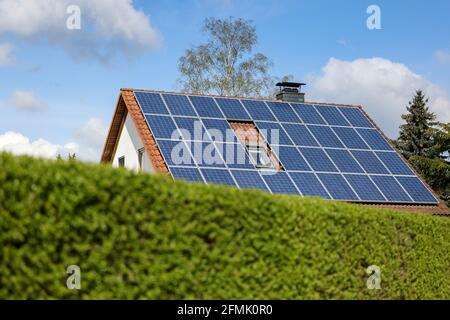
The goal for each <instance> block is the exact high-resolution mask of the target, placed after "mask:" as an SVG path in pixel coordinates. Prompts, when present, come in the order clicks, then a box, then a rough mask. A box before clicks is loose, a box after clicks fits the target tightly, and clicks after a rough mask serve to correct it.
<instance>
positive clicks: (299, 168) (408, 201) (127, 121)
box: [101, 83, 449, 214]
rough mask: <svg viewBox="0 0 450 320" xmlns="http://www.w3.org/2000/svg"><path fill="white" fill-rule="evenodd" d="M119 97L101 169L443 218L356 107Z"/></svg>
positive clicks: (124, 93)
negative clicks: (105, 165) (105, 166)
mask: <svg viewBox="0 0 450 320" xmlns="http://www.w3.org/2000/svg"><path fill="white" fill-rule="evenodd" d="M278 85H280V87H281V89H280V92H279V93H278V94H277V98H276V100H269V99H249V98H237V97H236V98H230V97H218V96H207V95H197V94H179V93H170V92H159V91H149V90H135V89H121V91H120V95H119V98H118V102H117V105H116V109H115V112H114V116H113V119H112V123H111V126H110V129H109V134H108V136H107V139H106V142H105V147H104V151H103V154H102V158H101V162H102V163H109V164H112V165H113V166H115V167H126V168H129V169H131V170H135V171H143V172H149V173H155V172H157V173H162V174H165V175H169V176H171V177H173V178H174V179H182V180H187V181H193V182H202V183H206V184H223V185H229V186H234V187H238V188H252V189H261V190H264V191H266V192H269V193H274V194H275V193H277V194H280V193H281V194H294V195H298V196H317V197H322V198H325V199H331V200H338V201H348V202H353V203H361V204H364V205H370V206H382V207H387V208H393V209H400V210H408V211H415V212H426V213H432V214H448V213H449V212H448V209H447V207H446V206H445V203H443V202H442V201H441V200H439V197H438V196H437V195H436V194H435V193H434V192H433V191H432V189H431V188H430V187H429V186H428V185H427V184H426V182H425V181H424V180H423V179H422V178H421V177H420V176H419V175H418V173H417V172H415V171H414V169H413V167H412V166H411V165H410V164H409V163H408V162H407V160H405V159H404V158H403V157H402V156H401V154H400V153H399V152H398V150H396V149H395V147H394V146H393V145H392V144H391V142H390V141H389V139H387V138H386V136H385V135H384V134H383V133H382V131H381V130H380V129H379V127H378V126H377V125H376V124H375V123H374V122H373V121H372V120H371V119H370V117H369V116H368V115H367V114H366V113H365V112H364V110H363V109H362V107H361V106H355V105H341V104H330V103H313V102H305V101H304V98H305V97H304V93H302V92H301V90H300V88H301V85H302V84H296V83H280V84H278Z"/></svg>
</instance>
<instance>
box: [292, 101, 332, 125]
mask: <svg viewBox="0 0 450 320" xmlns="http://www.w3.org/2000/svg"><path fill="white" fill-rule="evenodd" d="M291 106H292V108H293V109H294V110H295V112H296V113H297V114H298V116H299V117H300V118H301V120H303V122H304V123H306V124H326V123H325V121H324V120H323V118H322V117H321V116H320V114H319V113H318V112H317V110H316V108H314V107H313V106H312V105H309V104H299V103H291Z"/></svg>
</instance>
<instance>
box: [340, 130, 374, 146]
mask: <svg viewBox="0 0 450 320" xmlns="http://www.w3.org/2000/svg"><path fill="white" fill-rule="evenodd" d="M333 131H334V132H335V133H336V135H337V136H338V137H339V139H341V141H342V142H343V143H344V144H345V146H346V147H347V148H349V149H370V148H369V147H368V146H367V144H366V143H365V142H364V141H363V140H362V139H361V138H360V136H359V135H358V133H356V131H355V129H353V128H343V127H334V128H333Z"/></svg>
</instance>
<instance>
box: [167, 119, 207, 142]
mask: <svg viewBox="0 0 450 320" xmlns="http://www.w3.org/2000/svg"><path fill="white" fill-rule="evenodd" d="M173 119H174V120H175V123H176V124H177V126H178V130H179V132H180V135H181V136H182V137H183V139H185V140H198V141H210V138H209V135H208V134H207V133H206V129H205V128H204V127H203V124H202V122H201V121H200V119H199V118H185V117H173Z"/></svg>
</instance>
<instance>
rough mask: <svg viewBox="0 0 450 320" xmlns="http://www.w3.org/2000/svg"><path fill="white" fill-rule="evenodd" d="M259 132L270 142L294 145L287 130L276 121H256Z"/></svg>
mask: <svg viewBox="0 0 450 320" xmlns="http://www.w3.org/2000/svg"><path fill="white" fill-rule="evenodd" d="M256 126H257V127H258V130H259V132H260V133H261V134H262V135H263V137H264V139H266V141H267V142H268V143H269V144H280V145H292V141H291V139H290V138H289V136H288V135H287V133H286V131H284V129H283V128H282V127H281V125H279V124H278V123H275V122H256Z"/></svg>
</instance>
